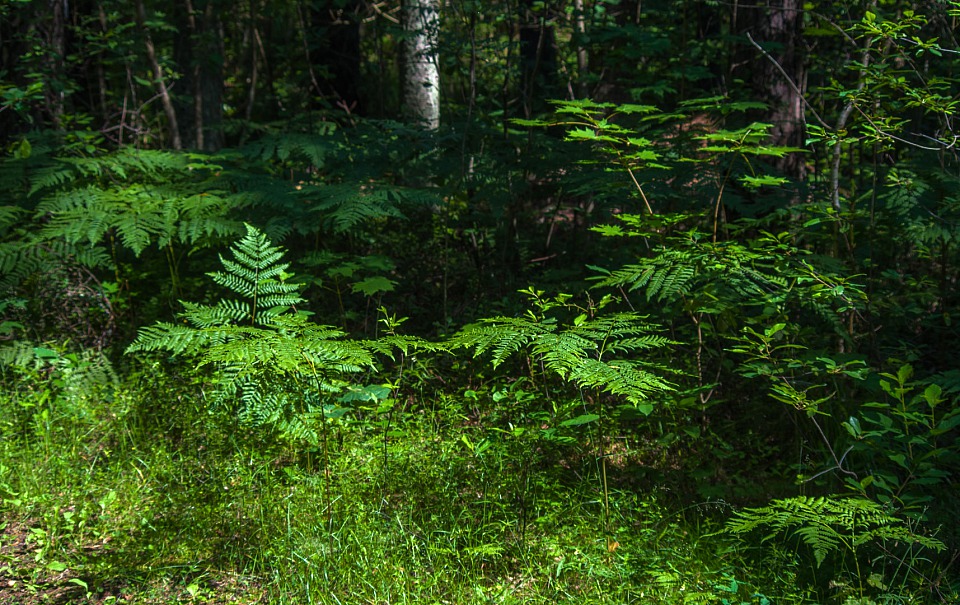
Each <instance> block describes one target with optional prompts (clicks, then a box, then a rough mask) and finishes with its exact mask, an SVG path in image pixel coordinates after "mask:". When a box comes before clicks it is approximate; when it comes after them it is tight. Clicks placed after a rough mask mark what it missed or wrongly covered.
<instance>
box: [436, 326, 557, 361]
mask: <svg viewBox="0 0 960 605" xmlns="http://www.w3.org/2000/svg"><path fill="white" fill-rule="evenodd" d="M555 329H556V326H554V325H551V324H544V323H537V322H534V321H531V320H529V319H525V318H515V317H497V318H493V319H487V320H484V321H483V322H482V323H481V324H475V325H472V326H467V327H466V328H464V329H463V330H462V331H461V332H460V333H458V334H457V335H455V336H454V337H453V338H452V339H451V340H450V341H448V345H449V346H450V348H451V349H461V348H464V349H473V350H474V355H473V356H474V357H479V356H481V355H483V354H484V353H486V352H487V351H490V350H492V351H493V367H497V366H499V365H500V364H501V363H503V362H504V360H506V358H507V357H509V356H510V355H512V354H513V353H515V352H517V351H519V350H520V349H521V348H522V347H524V346H525V345H527V344H529V343H530V342H532V341H533V340H534V339H536V338H537V337H538V336H542V335H544V334H549V333H551V332H553V331H554V330H555Z"/></svg>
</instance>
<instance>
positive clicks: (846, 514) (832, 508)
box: [727, 496, 945, 567]
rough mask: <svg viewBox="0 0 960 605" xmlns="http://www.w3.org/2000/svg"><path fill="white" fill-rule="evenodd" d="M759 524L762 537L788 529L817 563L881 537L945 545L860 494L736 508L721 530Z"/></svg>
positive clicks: (743, 530) (740, 530) (938, 546)
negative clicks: (765, 533)
mask: <svg viewBox="0 0 960 605" xmlns="http://www.w3.org/2000/svg"><path fill="white" fill-rule="evenodd" d="M762 528H768V529H769V530H771V533H770V534H768V535H767V536H766V537H765V538H764V540H770V539H772V538H773V537H774V536H776V535H777V534H779V533H782V532H785V531H792V532H793V534H794V535H796V536H797V537H799V538H800V540H801V541H802V542H803V543H804V544H806V545H807V546H809V547H810V548H811V549H812V550H813V556H814V558H815V559H816V561H817V566H818V567H819V566H820V565H822V564H823V562H824V560H825V559H826V558H827V556H829V555H830V554H831V553H834V552H837V551H841V550H844V551H847V552H849V553H850V554H852V555H854V556H855V555H856V554H857V551H858V549H859V547H860V546H863V545H865V544H869V543H872V542H878V541H883V540H894V541H898V542H901V543H904V544H907V545H911V546H912V545H916V546H921V547H924V548H931V549H934V550H938V551H940V550H943V549H944V548H945V546H944V544H943V543H942V542H940V541H939V540H936V539H934V538H929V537H926V536H921V535H918V534H916V533H914V532H912V531H910V529H909V527H907V526H906V525H905V523H904V521H903V520H901V519H898V518H897V517H895V516H893V515H891V514H890V513H888V512H887V511H886V510H885V509H884V508H883V507H882V506H881V505H880V504H877V503H876V502H873V501H872V500H867V499H865V498H843V499H839V498H826V497H818V498H812V497H807V496H798V497H795V498H787V499H785V500H774V501H773V502H771V503H770V504H769V505H767V506H764V507H760V508H751V509H746V510H743V511H740V512H738V513H737V514H736V515H735V517H734V518H733V519H731V520H730V521H728V522H727V531H729V532H731V533H733V534H737V535H741V534H746V533H749V532H751V531H754V530H756V529H762Z"/></svg>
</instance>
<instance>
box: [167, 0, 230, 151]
mask: <svg viewBox="0 0 960 605" xmlns="http://www.w3.org/2000/svg"><path fill="white" fill-rule="evenodd" d="M176 8H177V9H178V11H179V12H178V14H177V25H178V29H179V30H180V31H181V32H183V33H184V34H186V35H182V36H180V37H179V38H178V39H177V44H176V47H175V58H176V61H177V64H178V65H179V67H180V72H181V73H182V74H183V76H182V77H181V82H182V85H183V88H184V91H185V92H187V91H189V95H188V94H184V95H182V96H181V97H180V99H181V102H180V104H179V107H180V109H181V111H180V112H179V115H180V116H182V117H181V120H180V131H181V135H182V136H183V138H184V140H186V141H188V142H189V143H190V144H191V145H192V146H193V147H194V148H196V149H200V150H202V151H217V150H219V149H220V148H221V147H223V132H222V128H221V124H222V122H223V61H224V59H223V57H224V46H223V24H222V23H221V21H220V12H221V10H222V7H221V6H220V5H219V3H218V2H217V0H183V1H182V2H180V3H178V4H177V6H176Z"/></svg>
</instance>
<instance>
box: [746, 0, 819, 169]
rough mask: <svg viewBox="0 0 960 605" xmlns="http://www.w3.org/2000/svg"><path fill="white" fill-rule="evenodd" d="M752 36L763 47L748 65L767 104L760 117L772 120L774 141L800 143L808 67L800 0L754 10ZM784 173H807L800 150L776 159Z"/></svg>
mask: <svg viewBox="0 0 960 605" xmlns="http://www.w3.org/2000/svg"><path fill="white" fill-rule="evenodd" d="M756 10H757V11H759V12H758V13H757V14H756V15H755V19H754V26H753V27H752V28H751V29H752V31H748V32H747V33H748V35H749V36H750V39H751V40H752V41H753V43H755V44H756V45H759V46H760V47H762V48H763V50H764V51H765V54H764V53H761V52H759V51H758V50H757V49H756V48H752V49H751V52H752V53H753V56H754V57H755V58H754V59H753V60H752V61H750V62H749V64H748V69H750V70H751V73H752V82H751V83H752V85H753V88H754V90H755V91H756V93H757V94H758V95H759V97H760V98H761V99H762V100H764V101H766V102H767V103H768V104H769V106H770V108H769V111H768V113H767V114H766V116H764V117H763V120H764V121H766V122H769V123H771V124H773V131H772V138H773V140H772V143H773V144H774V145H778V146H785V147H802V146H803V141H804V136H805V133H804V124H805V121H804V107H803V99H802V97H801V95H802V94H803V93H804V90H805V89H806V68H805V64H804V55H803V52H802V48H801V43H802V39H801V36H802V34H803V3H802V1H801V0H773V1H771V2H770V3H769V4H768V5H767V6H766V7H762V8H758V9H756ZM776 166H777V168H779V169H780V170H782V171H783V173H784V174H786V175H789V176H791V177H794V178H797V179H803V178H804V177H806V175H807V166H806V160H805V159H804V157H803V155H802V154H799V153H791V154H787V155H786V156H784V157H783V158H780V159H778V160H777V161H776Z"/></svg>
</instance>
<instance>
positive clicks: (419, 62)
mask: <svg viewBox="0 0 960 605" xmlns="http://www.w3.org/2000/svg"><path fill="white" fill-rule="evenodd" d="M403 31H404V33H405V34H406V35H405V38H404V44H403V66H404V73H403V110H404V113H405V115H406V116H407V118H408V119H409V120H411V121H412V122H414V123H416V124H417V125H419V126H421V127H423V128H426V129H427V130H436V129H437V128H439V127H440V68H439V60H438V54H437V43H438V41H439V31H440V0H406V2H405V3H404V6H403Z"/></svg>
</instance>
